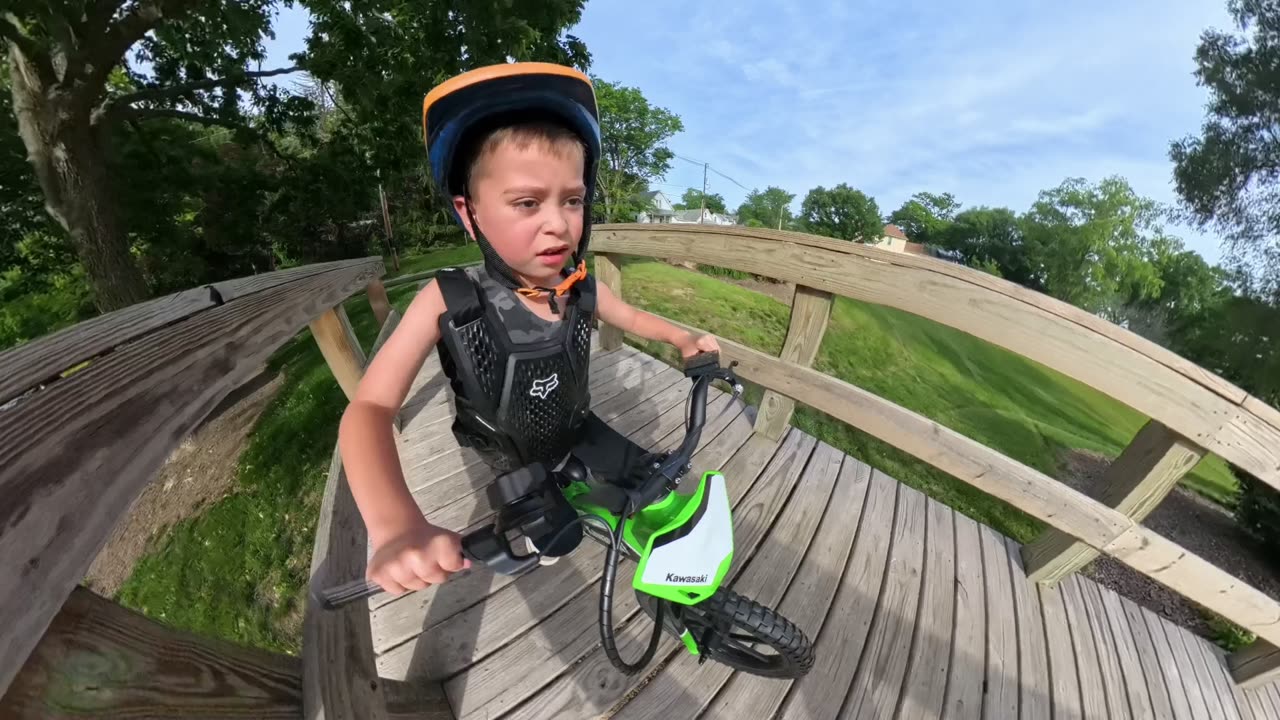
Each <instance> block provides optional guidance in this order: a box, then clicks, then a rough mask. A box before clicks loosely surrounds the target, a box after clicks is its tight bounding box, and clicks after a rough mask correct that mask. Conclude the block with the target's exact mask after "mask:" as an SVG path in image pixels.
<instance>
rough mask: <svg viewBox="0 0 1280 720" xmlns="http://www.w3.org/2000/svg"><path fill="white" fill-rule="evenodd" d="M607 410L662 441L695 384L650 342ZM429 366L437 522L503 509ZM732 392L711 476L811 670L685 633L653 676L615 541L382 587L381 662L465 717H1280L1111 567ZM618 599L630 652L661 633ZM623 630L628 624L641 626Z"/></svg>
mask: <svg viewBox="0 0 1280 720" xmlns="http://www.w3.org/2000/svg"><path fill="white" fill-rule="evenodd" d="M592 373H593V380H592V395H593V402H594V406H595V411H596V413H597V414H598V415H600V416H601V417H602V418H603V419H604V420H605V421H607V422H609V423H610V424H611V425H613V426H614V427H615V428H617V429H619V430H621V431H623V432H625V433H627V434H628V435H630V436H631V437H632V438H633V439H635V440H636V441H637V442H639V443H640V444H642V445H647V446H651V447H663V448H667V447H672V446H674V445H675V444H677V443H678V442H679V439H680V438H681V437H682V433H683V430H682V422H683V417H684V416H683V412H684V401H685V399H686V397H687V395H688V390H689V383H688V382H687V381H686V380H685V379H684V378H683V376H682V375H681V374H680V373H679V372H677V371H675V370H673V369H671V368H669V367H667V366H666V365H664V364H663V363H661V362H659V361H658V360H655V359H653V358H650V357H647V356H645V355H642V354H640V353H638V352H637V351H635V350H632V349H630V348H625V347H624V348H623V349H621V350H616V351H613V352H607V353H597V354H596V355H595V357H594V359H593V361H592ZM442 380H443V378H442V376H441V375H440V372H439V366H438V365H437V364H436V363H435V361H434V360H431V361H429V362H428V364H427V366H426V367H424V369H423V371H422V373H421V374H420V376H419V378H418V382H417V384H416V387H415V389H414V391H413V392H412V393H411V399H410V401H409V402H408V404H406V406H405V408H404V411H403V413H402V421H403V432H402V434H401V436H400V452H401V458H402V460H403V463H404V466H405V469H406V475H407V477H408V479H409V484H410V487H411V489H412V490H413V492H414V497H415V498H417V500H418V502H419V504H420V505H421V506H422V508H423V511H424V512H425V513H426V514H427V517H428V519H430V520H431V521H432V522H434V523H436V524H439V525H442V526H445V527H450V528H454V529H457V530H462V529H464V528H469V527H472V526H475V525H477V524H481V523H483V522H487V521H488V518H489V517H490V516H491V514H492V513H491V508H489V507H488V503H487V500H486V497H485V494H484V492H483V488H484V486H485V485H486V484H487V483H488V482H489V481H490V480H491V479H492V478H491V477H489V473H488V471H487V467H486V466H485V465H484V464H483V463H480V462H479V460H478V458H477V457H476V456H475V455H474V454H473V453H471V452H470V451H468V450H462V449H459V448H458V447H457V445H456V444H455V443H454V442H453V439H452V436H451V434H450V421H451V413H450V404H449V398H448V389H447V387H446V385H445V383H443V381H442ZM750 413H751V411H750V410H749V409H746V408H744V407H743V406H741V405H740V404H733V405H730V401H729V398H728V396H726V395H723V394H717V396H716V397H715V399H714V400H713V402H712V405H711V407H710V409H709V410H708V425H707V427H706V430H705V431H704V433H703V437H702V446H701V448H700V450H699V451H698V454H697V456H696V457H695V458H694V464H695V472H701V471H702V470H707V469H722V470H723V471H724V473H725V475H726V477H727V478H728V483H729V491H730V496H731V501H732V502H733V504H734V507H735V510H734V524H735V543H736V551H735V555H734V567H733V570H732V572H731V576H732V582H733V588H734V589H735V590H736V591H738V592H739V593H742V594H744V595H747V596H750V597H753V598H755V599H757V600H759V601H760V602H762V603H765V604H769V605H772V606H775V607H778V608H779V609H780V610H781V612H782V613H783V614H785V615H786V616H788V617H790V618H791V619H792V620H794V621H796V622H797V623H798V624H800V625H801V626H802V627H803V628H804V629H805V630H806V632H808V634H809V636H810V637H811V638H814V639H815V641H816V644H817V651H818V660H817V663H816V665H815V666H814V669H813V671H812V672H811V673H810V674H809V675H808V676H806V677H805V678H803V679H801V680H799V681H796V682H791V681H780V680H764V679H760V678H756V677H753V676H750V675H745V674H741V673H736V672H733V671H731V670H729V669H728V668H725V667H723V666H721V665H718V664H715V663H708V664H705V665H701V666H700V665H698V663H697V662H696V659H694V658H691V657H689V656H688V655H687V654H686V653H685V652H684V651H683V650H679V651H677V647H676V643H675V642H673V641H671V640H670V639H667V640H665V641H664V644H663V645H662V646H661V649H660V650H659V653H658V656H657V659H655V661H654V663H653V664H652V666H651V668H652V669H651V671H650V672H649V673H648V674H647V675H640V676H635V677H627V676H624V675H622V674H620V673H618V672H617V671H615V670H614V669H613V668H612V667H611V666H610V664H609V661H608V660H607V659H606V658H605V656H604V653H603V652H602V651H601V650H600V648H599V646H598V631H597V626H596V614H597V610H596V608H597V591H598V588H597V586H596V584H595V583H596V582H597V581H598V580H599V578H600V572H601V566H602V559H603V553H602V551H601V550H600V548H599V547H597V546H596V545H594V544H592V543H590V542H586V543H584V544H583V546H582V547H581V548H580V549H579V550H578V551H577V552H575V553H574V554H573V555H572V556H569V557H566V558H563V559H561V560H560V562H558V563H556V564H555V565H551V566H547V567H542V568H538V569H536V570H534V571H532V572H530V573H528V574H525V575H523V576H520V577H516V578H512V577H503V576H495V575H493V574H492V573H489V572H486V571H484V570H477V571H472V572H469V573H466V574H463V575H460V576H459V577H457V578H455V579H454V580H453V581H452V582H450V583H448V584H446V585H444V586H442V587H439V588H430V589H428V590H424V591H421V592H417V593H413V594H409V595H406V596H403V597H401V598H398V599H395V600H390V601H389V598H386V597H376V598H374V599H372V600H371V601H370V603H371V607H373V608H374V612H373V615H372V625H373V627H372V630H373V642H374V649H375V650H376V652H377V653H378V665H379V674H380V675H382V676H384V677H388V678H393V679H407V680H414V679H429V680H432V681H436V682H439V683H442V684H443V686H444V689H445V693H446V695H447V697H448V699H449V703H450V705H451V707H452V708H453V711H454V714H455V715H456V717H458V718H465V719H467V720H471V719H482V718H511V719H516V718H519V719H532V718H555V719H557V720H561V719H570V718H586V717H598V716H612V717H614V718H618V719H619V720H638V719H641V718H650V719H659V718H660V719H661V720H680V719H681V718H695V717H702V718H771V717H783V718H811V719H813V720H829V719H832V718H846V717H847V718H942V717H945V718H1023V719H1028V718H1050V717H1052V718H1134V719H1138V718H1173V719H1175V720H1183V719H1191V718H1213V719H1217V718H1229V719H1239V720H1264V719H1265V720H1280V691H1278V690H1277V688H1276V687H1275V685H1270V686H1264V687H1261V688H1258V689H1255V690H1249V691H1243V692H1242V691H1239V690H1237V689H1236V688H1235V687H1234V686H1233V685H1232V684H1231V682H1230V678H1229V676H1228V673H1227V672H1226V669H1225V664H1224V660H1223V655H1222V653H1221V652H1220V651H1219V650H1218V649H1217V648H1216V647H1214V646H1212V645H1211V644H1209V643H1207V642H1205V641H1203V640H1201V639H1199V638H1197V637H1194V636H1192V635H1190V634H1189V633H1187V632H1185V631H1184V630H1182V629H1181V628H1178V627H1177V626H1174V625H1171V624H1169V623H1166V622H1164V621H1163V620H1161V619H1160V618H1159V617H1157V616H1155V615H1153V614H1151V613H1149V612H1147V611H1146V610H1144V609H1142V608H1140V607H1138V606H1137V605H1135V604H1133V603H1132V602H1130V601H1129V600H1127V599H1124V598H1121V597H1119V596H1117V595H1115V594H1114V593H1112V592H1111V591H1110V590H1107V589H1106V588H1103V587H1100V586H1098V585H1095V584H1094V583H1092V582H1091V581H1088V580H1085V579H1081V578H1078V577H1073V578H1071V579H1069V580H1067V581H1065V582H1063V583H1062V584H1061V585H1059V586H1058V588H1057V589H1045V588H1040V587H1037V586H1036V585H1034V584H1032V583H1030V582H1028V581H1027V579H1026V577H1025V575H1024V573H1023V570H1022V566H1021V560H1020V555H1019V553H1018V546H1017V545H1016V544H1015V543H1014V542H1013V541H1011V540H1009V539H1008V538H1005V537H1003V536H1001V535H1000V534H998V533H996V532H995V531H993V530H991V529H990V528H988V527H985V526H982V525H979V524H978V523H976V522H974V521H973V520H971V519H969V518H967V517H965V516H964V515H960V514H958V513H955V512H952V510H951V509H949V508H947V507H946V506H943V505H941V504H939V503H936V502H934V501H933V500H931V499H928V498H926V497H925V496H924V495H922V494H920V493H919V492H917V491H916V490H913V489H911V488H909V487H906V486H904V485H901V484H900V483H898V482H897V481H896V480H894V479H893V478H890V477H888V476H887V475H885V474H883V473H881V472H879V471H878V470H875V469H874V468H871V467H868V466H867V465H865V464H863V463H861V462H859V461H858V460H857V459H855V458H852V457H849V456H847V455H844V454H843V453H841V452H840V451H838V450H836V449H834V448H832V447H830V446H828V445H825V444H823V443H821V442H818V441H816V440H815V439H814V438H812V437H810V436H808V435H806V434H804V433H802V432H799V431H796V430H789V431H788V432H787V434H786V435H785V436H784V437H783V439H782V440H781V442H778V443H774V442H770V441H768V440H766V439H765V438H763V437H762V436H759V435H754V434H753V433H752V427H751V414H750ZM630 581H631V573H630V568H629V567H624V568H620V569H619V578H618V583H619V586H620V587H622V588H626V589H627V591H624V592H620V593H618V594H617V596H616V598H615V610H614V615H615V621H616V622H617V623H618V624H619V626H620V627H619V630H618V633H619V637H620V641H619V646H620V648H621V651H622V653H623V656H624V657H628V658H634V657H637V656H638V654H639V653H640V651H641V649H642V648H641V645H642V641H647V638H648V633H649V631H650V628H651V625H650V623H649V621H648V619H646V618H643V617H642V616H641V618H640V620H639V621H636V619H637V616H638V613H639V610H638V608H637V606H636V602H635V598H634V596H633V594H632V593H631V592H629V588H627V586H628V585H629V584H630ZM624 623H625V624H624Z"/></svg>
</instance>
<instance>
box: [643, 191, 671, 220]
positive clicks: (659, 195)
mask: <svg viewBox="0 0 1280 720" xmlns="http://www.w3.org/2000/svg"><path fill="white" fill-rule="evenodd" d="M635 199H636V200H638V201H639V202H640V204H641V205H642V206H643V207H644V209H643V210H641V211H640V212H639V213H638V214H637V215H636V222H641V223H669V222H671V217H672V216H673V215H675V210H674V209H672V207H671V198H669V197H667V196H666V194H665V193H663V192H662V191H661V190H650V191H649V192H642V193H640V194H638V195H636V196H635Z"/></svg>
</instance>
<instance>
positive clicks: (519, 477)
mask: <svg viewBox="0 0 1280 720" xmlns="http://www.w3.org/2000/svg"><path fill="white" fill-rule="evenodd" d="M685 375H686V377H689V378H690V379H691V380H692V382H693V389H692V391H691V392H690V396H689V411H688V417H687V419H686V423H685V437H684V442H683V443H681V445H680V447H679V448H677V449H676V450H675V451H674V452H671V453H666V454H662V455H653V456H649V457H648V458H646V462H647V463H650V464H649V467H648V468H646V469H644V471H643V472H642V473H640V475H641V476H643V477H645V479H644V480H642V481H640V482H638V483H634V484H633V486H632V487H629V488H622V487H620V486H617V485H603V484H601V483H596V482H593V481H592V478H591V477H590V473H589V472H587V470H586V468H585V467H584V466H583V465H582V463H581V462H579V461H577V460H576V459H575V458H573V457H572V456H571V457H570V458H569V459H568V460H567V461H566V462H565V463H564V464H563V465H562V466H561V467H560V468H559V469H558V470H555V471H550V472H549V471H547V470H546V469H545V468H544V467H543V466H541V465H530V466H527V467H525V468H521V469H519V470H516V471H514V472H511V473H507V474H506V475H503V476H501V477H499V478H498V479H497V480H496V481H495V482H494V484H493V485H492V486H491V488H490V495H491V498H492V499H493V501H494V504H495V506H497V507H498V508H499V510H498V518H497V522H496V523H495V524H493V525H488V526H486V527H483V528H481V529H479V530H476V531H475V532H472V533H468V534H467V535H464V536H463V538H462V548H463V554H464V555H465V556H467V557H468V558H470V559H471V561H472V563H473V565H480V564H483V565H487V566H488V567H489V568H490V569H491V570H493V571H494V572H497V573H500V574H506V575H514V574H517V573H522V572H525V571H527V570H529V569H531V568H533V567H535V566H537V565H538V562H539V558H540V557H541V554H540V553H539V552H537V551H534V552H531V553H528V554H519V555H518V554H516V553H514V552H512V549H511V540H512V539H513V538H515V537H518V536H520V535H523V536H524V537H526V538H530V539H531V540H532V542H531V544H532V545H534V546H535V547H542V548H544V549H546V548H552V547H554V546H555V545H556V544H557V542H558V541H559V540H561V539H562V538H563V537H565V536H566V534H567V533H568V532H570V531H571V530H573V529H575V528H577V527H578V526H579V525H580V526H581V527H582V528H583V530H585V534H586V535H587V536H589V537H591V538H593V539H594V540H597V541H598V542H600V543H601V544H603V545H604V546H606V547H607V548H608V549H607V551H606V553H605V566H604V577H603V580H602V581H601V585H600V614H599V622H600V640H601V644H602V645H603V647H604V650H605V653H606V654H607V655H608V657H609V660H610V661H611V662H612V663H613V665H614V667H616V668H618V670H620V671H622V672H624V673H627V674H635V673H638V672H640V671H641V670H643V669H644V668H645V667H646V666H647V665H648V664H649V663H650V661H652V660H653V656H654V654H655V653H656V651H657V648H658V641H659V639H660V638H661V633H662V631H664V630H665V631H666V632H668V633H670V634H671V635H672V636H674V637H676V638H678V639H679V640H680V641H681V642H682V643H684V646H685V648H686V649H688V651H689V652H690V653H691V654H693V655H696V656H698V659H699V662H700V663H701V662H705V661H706V660H708V659H711V660H715V661H718V662H721V663H724V664H725V665H728V666H730V667H733V668H735V669H738V670H742V671H744V672H748V673H752V674H755V675H761V676H764V677H778V678H797V677H801V676H803V675H804V674H805V673H807V672H808V671H809V669H810V668H811V667H812V666H813V657H814V656H813V646H812V644H811V643H810V641H809V638H808V637H807V636H806V635H805V634H804V632H803V631H802V630H801V629H800V628H799V627H797V626H796V625H795V623H792V622H791V621H790V620H787V619H786V618H785V617H782V616H781V615H779V614H778V613H777V612H775V611H774V610H772V609H770V608H767V607H764V606H762V605H760V604H759V603H756V602H754V601H752V600H750V599H748V598H744V597H742V596H740V595H738V594H737V593H735V592H733V591H732V590H729V589H728V588H724V587H721V584H722V583H723V582H724V579H725V575H726V574H727V573H728V571H729V566H730V564H731V563H732V560H733V520H732V513H731V508H730V504H729V495H728V491H727V488H726V487H725V478H724V476H723V475H722V474H720V473H719V472H706V473H703V475H702V477H701V478H700V479H699V481H698V487H697V488H696V490H695V491H694V492H692V493H689V494H684V493H680V492H678V488H679V485H680V482H681V479H682V478H683V477H684V475H685V474H686V473H687V472H688V471H689V470H690V469H691V467H692V465H691V458H692V456H693V453H694V451H695V450H696V449H697V447H698V443H699V442H700V440H701V438H702V428H703V424H704V422H705V419H706V405H707V391H708V389H709V388H710V386H711V383H712V381H714V380H723V381H726V382H728V383H730V384H731V385H733V387H734V390H735V397H736V395H737V394H738V393H740V392H741V390H742V386H741V385H740V384H738V380H737V378H736V376H735V375H734V373H733V370H732V368H727V369H726V368H721V367H720V363H719V355H718V354H717V353H701V354H699V355H697V356H695V357H693V358H691V359H690V360H689V361H688V362H687V364H686V366H685ZM637 508H638V509H637ZM622 556H625V557H627V558H628V559H630V560H632V561H633V562H635V563H637V567H636V570H635V574H634V577H633V580H632V585H633V586H634V588H635V592H636V598H637V600H638V601H639V605H640V607H641V608H642V609H643V610H644V611H645V613H647V614H648V615H649V617H650V618H652V619H653V621H654V629H653V634H652V636H651V637H650V640H649V645H648V647H647V649H646V650H645V652H644V654H643V655H642V656H641V658H640V659H639V660H637V661H636V662H627V661H625V660H623V658H622V657H621V655H619V653H618V649H617V646H616V644H615V638H614V631H613V592H614V585H615V580H616V576H617V570H618V561H619V559H620V557H622ZM380 591H381V588H379V587H378V586H377V585H375V584H373V583H369V582H366V581H364V580H360V581H356V582H353V583H348V584H347V585H342V586H338V587H335V588H330V589H328V590H322V591H319V592H317V593H316V594H315V599H316V601H317V602H318V603H319V604H320V605H321V606H322V607H325V608H328V609H332V608H336V607H339V606H341V605H344V604H346V603H349V602H352V601H355V600H358V599H361V598H366V597H369V596H371V595H373V594H376V593H378V592H380Z"/></svg>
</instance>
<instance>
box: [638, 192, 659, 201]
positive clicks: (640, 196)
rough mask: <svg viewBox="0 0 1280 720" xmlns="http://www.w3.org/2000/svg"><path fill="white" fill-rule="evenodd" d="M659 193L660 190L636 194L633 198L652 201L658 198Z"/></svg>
mask: <svg viewBox="0 0 1280 720" xmlns="http://www.w3.org/2000/svg"><path fill="white" fill-rule="evenodd" d="M661 192H662V191H661V190H649V191H646V192H642V193H636V194H635V195H634V197H635V199H636V200H652V199H654V198H656V197H658V194H659V193H661Z"/></svg>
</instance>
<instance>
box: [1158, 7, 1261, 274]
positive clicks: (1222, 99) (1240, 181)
mask: <svg viewBox="0 0 1280 720" xmlns="http://www.w3.org/2000/svg"><path fill="white" fill-rule="evenodd" d="M1227 7H1228V9H1229V10H1230V11H1231V14H1232V15H1233V16H1234V18H1235V21H1236V24H1237V26H1238V28H1239V30H1240V32H1239V33H1235V32H1221V31H1218V30H1206V31H1205V32H1204V34H1203V35H1201V36H1200V45H1199V47H1198V48H1197V49H1196V54H1195V60H1196V66H1197V67H1196V78H1197V79H1198V81H1199V84H1200V85H1202V86H1203V87H1206V88H1208V90H1209V104H1208V106H1207V116H1206V118H1205V121H1204V125H1203V127H1202V128H1201V131H1200V136H1199V137H1195V136H1188V137H1185V138H1183V139H1181V140H1177V141H1174V142H1173V143H1171V145H1170V148H1169V156H1170V158H1171V159H1172V160H1173V162H1174V181H1175V184H1176V186H1177V191H1178V194H1179V196H1181V198H1182V201H1183V204H1184V208H1185V210H1186V211H1187V214H1188V215H1189V216H1190V218H1191V219H1192V220H1194V221H1196V222H1197V223H1199V224H1200V226H1201V227H1206V226H1210V225H1212V226H1214V227H1216V228H1217V229H1218V230H1220V231H1221V232H1223V233H1224V234H1225V236H1226V239H1227V244H1228V247H1229V250H1230V251H1231V252H1232V253H1233V255H1234V259H1235V261H1236V262H1238V263H1239V264H1241V265H1244V266H1253V267H1254V268H1255V269H1256V270H1259V271H1261V272H1262V273H1263V275H1264V278H1265V282H1266V284H1267V286H1268V287H1269V288H1270V289H1271V290H1272V291H1277V290H1280V136H1278V135H1277V131H1276V118H1277V117H1280V83H1277V82H1276V68H1277V67H1280V30H1278V28H1280V6H1278V5H1277V4H1276V3H1274V2H1270V1H1269V0H1231V2H1229V3H1228V5H1227Z"/></svg>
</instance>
